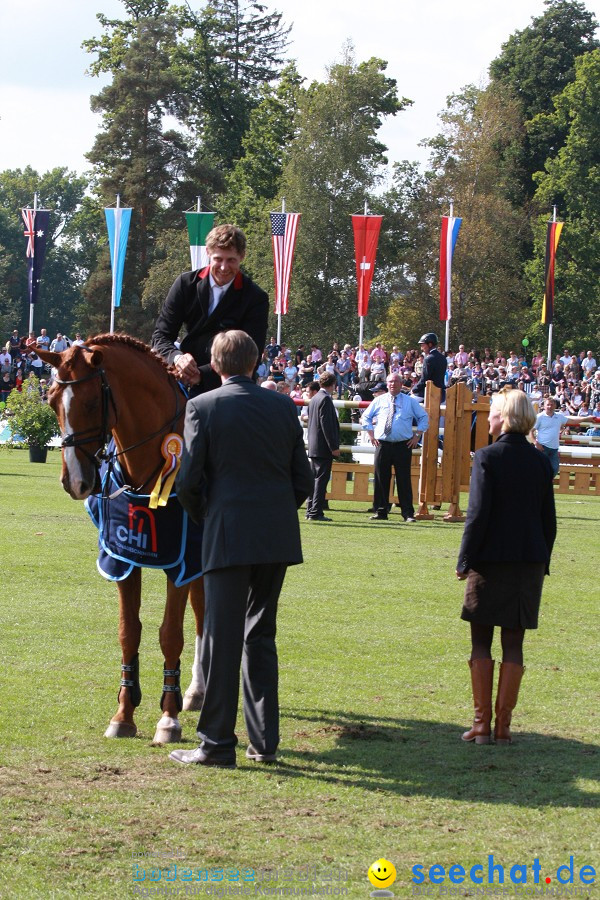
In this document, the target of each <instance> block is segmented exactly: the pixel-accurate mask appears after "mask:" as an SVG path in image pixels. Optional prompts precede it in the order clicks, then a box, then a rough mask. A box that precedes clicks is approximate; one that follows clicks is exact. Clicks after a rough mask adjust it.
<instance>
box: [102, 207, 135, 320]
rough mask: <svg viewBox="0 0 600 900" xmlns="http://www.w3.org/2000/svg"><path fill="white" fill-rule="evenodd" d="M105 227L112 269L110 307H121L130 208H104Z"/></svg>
mask: <svg viewBox="0 0 600 900" xmlns="http://www.w3.org/2000/svg"><path fill="white" fill-rule="evenodd" d="M104 215H105V216H106V227H107V229H108V241H109V244H110V265H111V269H112V307H113V309H115V308H116V307H118V306H120V305H121V291H122V290H123V269H124V267H125V254H126V253H127V238H128V236H129V223H130V222H131V208H130V207H122V206H116V207H115V206H111V207H108V208H105V210H104Z"/></svg>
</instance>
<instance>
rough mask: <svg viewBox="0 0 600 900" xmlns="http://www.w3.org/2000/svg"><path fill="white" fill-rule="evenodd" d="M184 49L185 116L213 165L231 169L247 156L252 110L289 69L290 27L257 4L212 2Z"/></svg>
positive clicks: (190, 20) (190, 17) (196, 19)
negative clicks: (245, 143)
mask: <svg viewBox="0 0 600 900" xmlns="http://www.w3.org/2000/svg"><path fill="white" fill-rule="evenodd" d="M184 21H185V24H186V26H187V27H188V28H191V29H192V30H193V33H192V36H191V37H190V38H189V39H188V40H187V41H184V42H182V43H181V45H180V46H179V49H178V54H177V59H178V62H179V68H180V74H181V79H182V88H183V93H182V97H183V98H185V101H186V106H185V112H186V115H185V118H186V121H187V123H188V125H189V126H190V127H191V128H192V130H193V131H194V132H195V134H196V136H197V140H198V143H199V144H201V146H202V150H203V153H204V155H205V157H206V158H207V159H208V160H209V162H210V164H211V165H213V166H216V167H219V168H222V169H225V170H228V169H230V168H231V167H232V166H233V165H234V163H235V161H236V160H237V159H239V158H240V157H241V156H242V141H243V138H244V135H245V133H246V130H247V128H248V125H249V122H250V114H251V112H252V110H253V109H254V108H255V107H256V106H257V105H258V104H259V102H260V100H261V97H262V91H263V88H264V86H265V85H270V84H272V83H273V82H275V81H277V79H278V78H279V76H280V74H281V71H282V69H283V67H284V65H285V51H286V49H287V46H288V35H289V32H290V28H289V27H286V26H285V25H283V24H282V15H281V13H278V12H274V13H267V12H266V7H265V6H264V5H263V4H261V3H259V2H256V0H250V2H245V0H212V2H209V3H208V4H207V5H206V6H205V7H204V8H203V10H202V11H201V13H199V14H198V15H196V14H194V13H193V12H192V10H191V8H190V6H189V4H188V14H187V16H185V17H184Z"/></svg>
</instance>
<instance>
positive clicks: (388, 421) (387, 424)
mask: <svg viewBox="0 0 600 900" xmlns="http://www.w3.org/2000/svg"><path fill="white" fill-rule="evenodd" d="M395 409H396V398H395V397H392V395H391V394H390V405H389V408H388V414H387V419H386V420H385V425H384V426H383V433H384V435H385V437H389V436H390V434H391V433H392V422H393V421H394V410H395Z"/></svg>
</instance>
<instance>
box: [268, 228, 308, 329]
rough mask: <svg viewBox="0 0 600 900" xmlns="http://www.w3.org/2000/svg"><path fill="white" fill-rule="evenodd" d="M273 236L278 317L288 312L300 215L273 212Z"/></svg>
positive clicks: (276, 310)
mask: <svg viewBox="0 0 600 900" xmlns="http://www.w3.org/2000/svg"><path fill="white" fill-rule="evenodd" d="M269 215H270V216H271V234H272V236H273V262H274V265H275V312H276V313H277V315H279V313H283V315H285V314H286V313H287V311H288V297H289V293H290V278H291V275H292V261H293V259H294V248H295V246H296V237H297V235H298V225H299V224H300V213H284V212H277V213H275V212H272V213H270V214H269Z"/></svg>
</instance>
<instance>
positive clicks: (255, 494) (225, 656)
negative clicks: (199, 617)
mask: <svg viewBox="0 0 600 900" xmlns="http://www.w3.org/2000/svg"><path fill="white" fill-rule="evenodd" d="M257 357H258V351H257V347H256V344H255V342H254V341H253V340H252V338H250V337H249V336H248V335H247V334H246V333H245V332H243V331H226V332H224V333H222V334H218V335H217V336H216V337H215V339H214V341H213V345H212V358H211V365H212V367H213V368H214V370H215V371H216V372H218V373H219V375H220V377H221V380H222V386H221V387H220V388H219V389H218V390H215V391H210V392H208V393H206V394H202V395H200V396H199V397H195V398H194V399H192V400H190V401H189V402H188V405H187V409H186V419H185V430H184V450H183V456H182V460H181V470H180V472H179V476H178V478H177V496H178V498H179V501H180V502H181V504H182V506H183V507H184V508H185V509H186V510H187V511H188V512H189V514H190V516H191V517H192V518H193V519H194V520H195V521H197V522H199V521H201V520H202V519H204V537H203V544H202V568H203V571H204V588H205V594H206V611H205V617H204V640H203V643H202V669H203V672H204V678H205V681H206V694H205V697H204V704H203V706H202V711H201V713H200V721H199V722H198V735H199V737H200V738H201V739H202V743H201V744H200V747H199V748H198V749H197V750H175V751H173V752H172V753H171V754H170V757H171V759H173V760H175V761H176V762H179V763H184V764H186V763H196V764H198V765H202V766H221V767H226V768H233V767H235V765H236V756H235V746H236V744H237V737H236V735H235V721H236V716H237V708H238V697H239V680H240V665H242V664H243V665H242V683H243V698H244V718H245V721H246V728H247V731H248V735H249V738H250V746H249V747H248V749H247V751H246V756H247V757H248V758H249V759H253V760H255V761H258V762H271V761H273V760H275V759H276V751H277V746H278V744H279V701H278V692H277V688H278V670H277V649H276V646H275V631H276V615H277V601H278V599H279V593H280V591H281V587H282V585H283V580H284V578H285V573H286V569H287V567H288V565H294V564H296V563H301V562H302V549H301V546H300V528H299V525H298V512H297V510H298V508H299V507H300V505H301V504H302V503H303V502H304V500H305V499H306V497H307V496H308V495H309V494H310V493H311V491H312V486H313V478H312V474H311V471H310V466H309V463H308V459H307V457H306V452H305V450H304V442H303V438H302V429H301V427H300V423H299V421H298V416H297V413H296V410H295V407H294V406H293V404H292V403H290V401H289V399H288V398H287V397H285V396H283V395H281V394H277V393H276V392H275V391H264V390H262V388H260V387H259V386H258V385H256V384H254V382H253V381H252V373H253V371H254V369H255V367H256V361H257ZM275 517H276V519H277V523H278V526H277V528H276V529H273V531H272V533H271V534H270V536H269V539H268V540H265V539H264V535H263V532H262V530H261V529H260V528H257V523H258V522H261V521H265V520H266V519H274V518H275Z"/></svg>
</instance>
